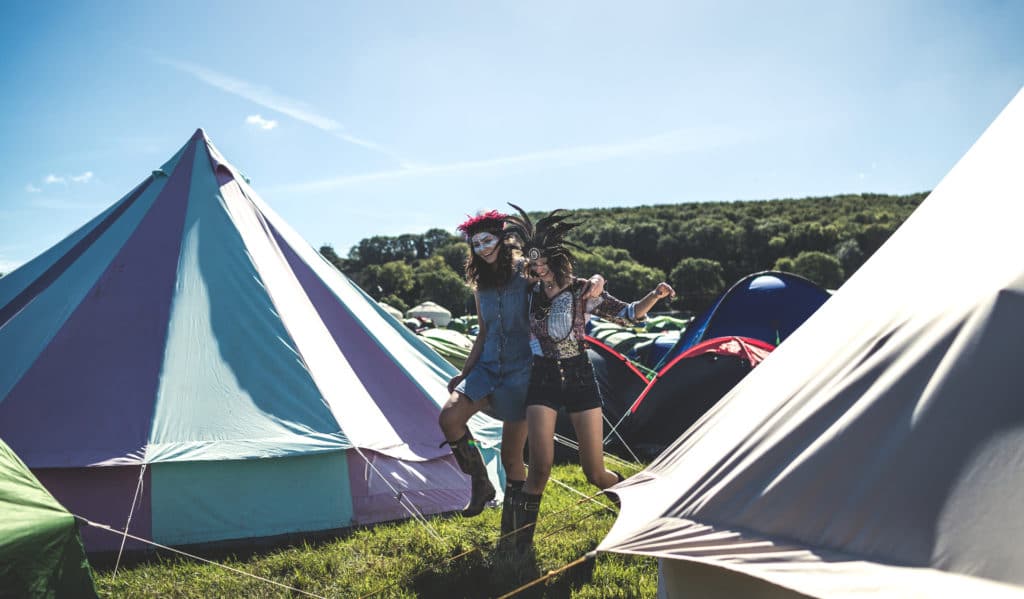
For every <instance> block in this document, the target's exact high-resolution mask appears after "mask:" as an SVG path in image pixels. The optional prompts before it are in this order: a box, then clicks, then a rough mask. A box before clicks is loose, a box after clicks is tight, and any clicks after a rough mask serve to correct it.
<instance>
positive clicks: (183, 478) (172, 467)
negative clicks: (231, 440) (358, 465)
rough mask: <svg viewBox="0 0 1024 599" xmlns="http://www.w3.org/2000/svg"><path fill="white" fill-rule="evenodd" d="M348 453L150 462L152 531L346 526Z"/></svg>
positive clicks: (207, 535) (205, 535) (171, 539)
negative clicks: (228, 459)
mask: <svg viewBox="0 0 1024 599" xmlns="http://www.w3.org/2000/svg"><path fill="white" fill-rule="evenodd" d="M345 454H346V452H345V451H336V452H331V453H323V454H315V455H308V456H289V457H284V458H268V459H259V460H238V461H229V462H169V463H162V464H154V465H153V466H152V504H151V505H152V514H153V538H154V540H155V541H156V542H158V543H163V544H167V545H185V544H190V543H203V542H207V541H211V540H222V539H243V538H257V537H266V536H273V535H280V534H287V533H294V532H303V531H317V530H330V529H334V528H344V527H346V526H349V525H350V523H351V522H352V496H351V491H350V486H349V482H348V461H347V459H346V455H345Z"/></svg>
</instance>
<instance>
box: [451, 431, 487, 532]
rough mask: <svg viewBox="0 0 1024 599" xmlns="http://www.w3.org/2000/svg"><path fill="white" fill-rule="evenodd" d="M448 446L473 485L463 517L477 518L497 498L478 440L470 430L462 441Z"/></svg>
mask: <svg viewBox="0 0 1024 599" xmlns="http://www.w3.org/2000/svg"><path fill="white" fill-rule="evenodd" d="M448 445H450V446H451V448H452V454H453V455H455V461H456V462H458V463H459V468H460V469H461V470H462V471H463V472H465V473H466V474H468V475H469V476H470V479H471V480H472V484H473V486H472V493H471V495H470V498H469V504H468V505H466V507H465V508H463V510H462V515H463V516H465V517H466V518H470V517H472V516H476V515H477V514H479V513H480V512H482V511H484V507H486V506H487V502H489V501H490V500H492V499H494V496H495V492H494V485H492V484H491V481H490V479H488V478H487V467H486V466H484V458H483V456H481V455H480V449H479V448H478V447H477V444H476V439H474V438H473V434H472V433H470V432H469V430H466V434H465V435H463V436H462V438H461V439H459V440H458V441H449V442H448Z"/></svg>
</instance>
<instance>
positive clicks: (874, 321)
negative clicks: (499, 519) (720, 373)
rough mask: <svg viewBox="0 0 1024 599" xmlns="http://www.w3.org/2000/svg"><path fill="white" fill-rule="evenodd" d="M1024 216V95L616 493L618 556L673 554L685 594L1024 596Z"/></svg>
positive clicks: (668, 570)
mask: <svg viewBox="0 0 1024 599" xmlns="http://www.w3.org/2000/svg"><path fill="white" fill-rule="evenodd" d="M1021 222H1024V92H1021V93H1018V95H1017V97H1016V98H1015V99H1014V100H1013V101H1012V102H1011V104H1010V105H1009V107H1008V108H1006V109H1005V110H1004V111H1003V113H1002V114H1001V115H1000V116H999V117H998V118H997V119H996V121H995V122H994V123H993V124H992V125H991V126H990V127H989V129H988V130H987V131H986V132H985V133H984V135H983V136H982V137H981V138H980V139H979V140H978V142H977V143H976V144H975V145H974V147H972V148H971V150H970V151H969V152H968V153H967V154H966V155H965V156H964V157H963V158H962V159H961V160H960V161H959V162H958V163H957V165H956V166H955V167H954V168H953V170H952V171H951V172H950V173H949V174H948V175H947V176H946V177H945V178H944V179H943V180H942V182H941V183H940V184H939V185H938V186H937V187H936V188H935V190H934V191H933V192H932V193H931V194H930V195H929V196H928V198H927V199H926V200H925V201H924V202H923V203H922V204H921V205H920V206H919V207H918V209H917V210H916V211H915V212H914V213H913V214H912V215H911V216H910V218H909V219H908V220H907V221H906V222H905V223H904V224H903V225H902V226H901V227H900V228H899V229H898V230H897V231H896V232H895V233H894V234H893V236H892V237H891V238H890V239H889V240H888V241H887V242H886V243H885V244H884V245H883V246H882V247H881V248H880V249H879V250H878V251H877V252H876V253H875V254H874V255H873V256H872V257H871V258H870V259H869V260H868V261H867V263H865V264H864V266H862V267H861V268H860V269H859V270H858V271H857V272H856V273H855V274H854V276H853V277H851V278H850V280H849V281H847V282H846V284H844V285H843V286H842V287H841V288H840V289H839V290H838V291H837V292H836V294H835V295H833V296H832V298H831V299H829V301H828V302H827V303H826V304H825V305H824V306H822V308H821V309H820V310H818V311H817V312H816V313H815V314H814V315H813V316H812V317H811V318H809V319H808V320H807V321H806V322H805V323H804V324H803V326H801V327H800V329H799V330H797V331H796V332H795V333H794V334H793V335H792V336H791V337H790V338H789V339H788V340H787V341H786V342H785V343H783V344H782V345H780V346H779V347H778V349H776V350H775V351H774V352H773V353H772V354H771V355H770V356H768V358H767V359H765V361H764V362H763V363H762V364H761V365H760V366H758V367H757V368H756V369H755V370H754V371H753V372H751V373H750V375H748V376H747V377H746V378H745V379H744V380H743V381H742V382H741V383H740V384H739V385H737V386H736V387H735V388H734V389H733V390H732V392H731V393H730V394H729V395H728V396H727V397H725V398H724V399H723V400H722V401H720V402H719V403H718V405H716V406H715V408H714V409H712V410H711V411H710V412H709V413H708V414H707V415H705V417H704V418H702V419H701V420H700V421H698V422H697V423H696V424H695V425H694V426H693V427H691V428H690V429H689V430H687V431H686V432H685V433H684V434H683V435H682V436H681V437H679V438H678V439H677V440H676V441H675V443H674V444H673V445H672V446H671V447H669V448H668V449H667V450H666V451H665V452H664V453H663V454H661V456H659V458H658V459H657V460H656V461H655V462H654V463H652V464H651V465H650V466H649V467H648V468H647V469H645V470H644V471H643V472H641V473H640V474H638V475H636V476H634V477H632V478H630V479H629V480H627V481H625V482H624V483H621V484H620V485H618V486H617V487H616V488H615V489H614V492H617V493H618V495H619V498H620V499H621V501H622V508H623V509H622V511H621V513H620V514H619V517H618V519H617V521H616V523H615V525H614V526H613V527H612V530H611V531H610V532H609V533H608V535H607V536H606V537H605V539H604V540H603V541H602V542H601V544H600V546H599V547H598V549H599V550H603V551H615V552H621V553H629V554H640V555H652V556H656V557H659V558H662V560H661V562H660V564H661V571H662V577H661V588H662V592H663V594H665V595H667V596H679V597H686V596H701V597H725V596H732V597H737V596H773V597H775V596H787V597H795V596H808V595H809V596H815V597H872V598H877V597H900V598H905V597H986V598H991V597H1022V596H1024V545H1021V543H1020V539H1021V534H1022V532H1024V510H1022V509H1021V505H1024V401H1021V386H1022V383H1024V381H1022V379H1021V377H1019V376H1018V374H1020V373H1021V369H1020V357H1019V354H1018V353H1017V351H1018V349H1017V348H1018V347H1019V345H1020V334H1021V331H1022V330H1024V258H1022V253H1021V247H1020V239H1021V237H1020V224H1021ZM949 273H956V278H955V279H956V283H955V284H954V285H943V286H942V288H941V292H938V291H936V282H938V281H947V280H948V279H949Z"/></svg>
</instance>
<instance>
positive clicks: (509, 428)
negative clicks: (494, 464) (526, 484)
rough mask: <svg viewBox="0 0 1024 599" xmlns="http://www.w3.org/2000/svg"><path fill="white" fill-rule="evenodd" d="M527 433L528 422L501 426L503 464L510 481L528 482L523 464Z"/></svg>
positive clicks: (506, 423) (509, 423)
mask: <svg viewBox="0 0 1024 599" xmlns="http://www.w3.org/2000/svg"><path fill="white" fill-rule="evenodd" d="M526 431H527V428H526V420H519V421H516V422H505V423H503V424H502V425H501V464H502V466H504V467H505V477H506V478H507V479H508V480H517V481H524V480H526V466H525V465H524V464H523V448H524V447H526Z"/></svg>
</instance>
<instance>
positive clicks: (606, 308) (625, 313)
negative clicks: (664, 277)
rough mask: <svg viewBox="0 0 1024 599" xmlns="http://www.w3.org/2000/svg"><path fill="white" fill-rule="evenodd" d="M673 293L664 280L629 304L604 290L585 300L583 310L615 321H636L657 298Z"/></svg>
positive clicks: (644, 315) (642, 316) (644, 314)
mask: <svg viewBox="0 0 1024 599" xmlns="http://www.w3.org/2000/svg"><path fill="white" fill-rule="evenodd" d="M675 294H676V292H675V290H673V289H672V286H671V285H669V284H668V283H665V282H661V283H658V286H657V287H655V288H654V291H651V292H650V293H648V294H647V295H645V296H643V297H642V298H640V299H639V300H637V301H635V302H632V303H629V304H627V303H626V302H624V301H622V300H620V299H618V298H616V297H614V296H612V295H611V294H609V293H607V292H605V293H602V294H601V295H600V297H597V298H593V299H587V300H585V302H586V309H585V311H586V312H588V313H593V314H595V315H597V316H600V317H601V318H606V319H608V320H612V321H616V322H621V323H628V322H636V321H638V320H643V319H644V318H645V317H646V316H647V313H648V312H650V311H651V308H653V307H654V305H655V304H657V303H658V301H659V300H661V299H662V298H665V297H670V296H674V295H675Z"/></svg>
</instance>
